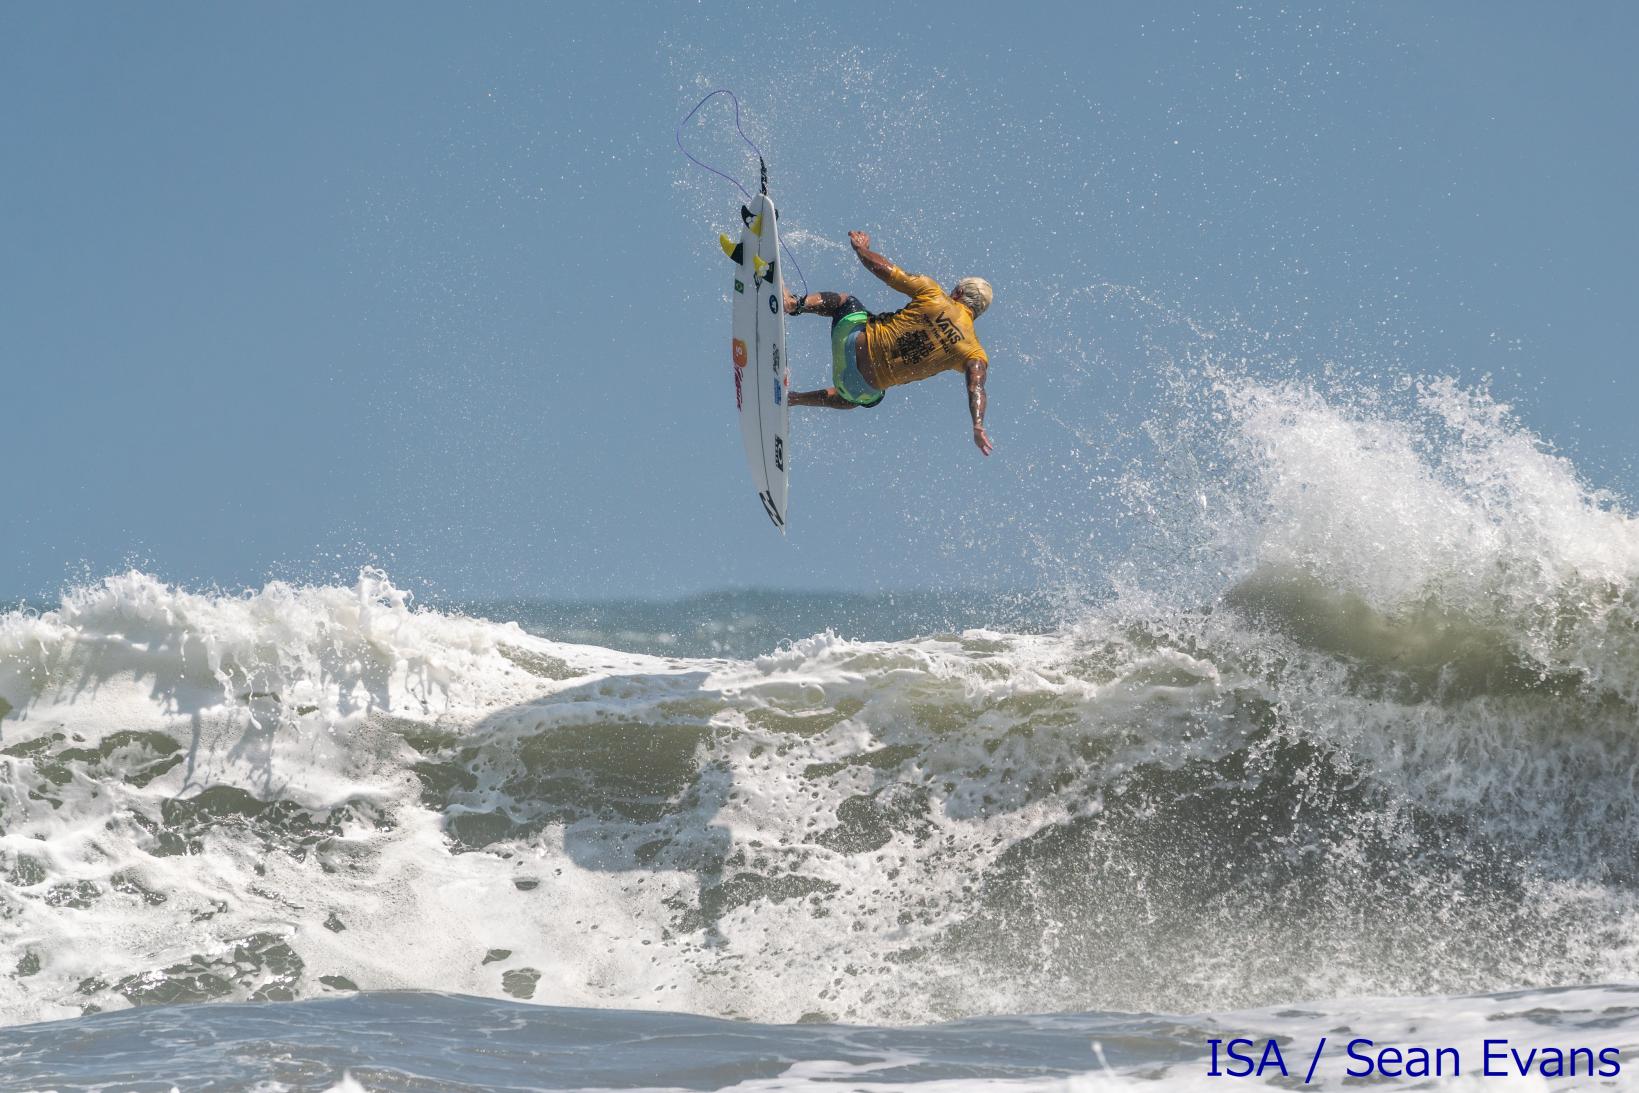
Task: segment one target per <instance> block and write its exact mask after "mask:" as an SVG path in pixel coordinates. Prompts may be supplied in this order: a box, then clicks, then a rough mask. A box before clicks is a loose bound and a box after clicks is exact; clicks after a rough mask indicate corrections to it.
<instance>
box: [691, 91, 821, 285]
mask: <svg viewBox="0 0 1639 1093" xmlns="http://www.w3.org/2000/svg"><path fill="white" fill-rule="evenodd" d="M718 95H727V96H728V97H729V101H730V102H732V103H733V104H734V131H735V132H736V133H739V134H740V139H741V140H743V141H745V142H746V145H747V146H748V147H750V149H751V150H752V152H754V153H755V154H756V156H757V165H758V168H759V169H760V172H761V174H762V185H763V193H765V194H766V193H768V161H767V160H765V159H763V150H762V149H761V148H758V147H757V142H756V141H754V140H752V139H751V138H750V137H748V136H746V131H745V130H744V129H743V128H741V126H740V97H739V96H738V95H736V94H735V93H734V92H732V91H730V90H729V89H728V88H726V87H719V88H718V89H717V90H715V91H712V92H710V93H709V94H707V95H706V97H705V98H703V99H701V100H700V101H699V102H697V103H695V104H694V109H693V110H690V111H689V112H688V113H687V114H684V115H683V120H682V121H679V122H678V123H677V128H676V129H675V130H674V131H673V136H674V137H675V138H676V140H677V150H678V151H679V152H682V153H683V157H684V158H685V159H687V160H688V161H689V162H690V163H692V164H694V165H695V166H696V167H701V168H704V169H705V170H707V171H710V172H711V173H712V174H714V175H716V176H717V177H718V178H721V179H724V180H725V181H728V182H732V183H733V184H734V186H735V188H736V189H738V190H739V191H740V192H741V193H742V194H744V195H745V199H746V200H747V201H750V200H751V196H752V195H751V191H750V190H748V189H746V188H745V185H744V184H743V183H741V181H740V180H739V179H737V178H735V177H734V176H733V175H731V174H727V173H725V172H723V171H719V170H718V169H717V168H715V167H713V166H712V165H711V164H709V163H706V162H704V161H703V160H699V159H696V158H695V157H694V155H693V154H691V153H690V152H689V150H688V149H687V148H685V147H683V126H685V125H687V124H688V123H689V119H691V118H693V117H694V116H695V115H696V114H698V113H699V112H700V108H701V107H702V106H704V105H706V103H708V102H710V101H711V100H712V99H713V98H714V97H716V96H718ZM778 214H779V210H777V209H776V210H775V215H776V217H778ZM780 249H781V250H783V251H784V252H785V258H786V261H788V262H790V263H791V268H792V269H794V270H796V271H797V279H798V280H799V281H801V282H802V294H803V295H804V296H807V295H808V278H807V277H805V276H803V272H802V265H801V264H800V263H798V261H797V256H796V255H794V254H792V253H791V248H790V247H789V246H787V245H786V242H785V240H784V239H781V240H780Z"/></svg>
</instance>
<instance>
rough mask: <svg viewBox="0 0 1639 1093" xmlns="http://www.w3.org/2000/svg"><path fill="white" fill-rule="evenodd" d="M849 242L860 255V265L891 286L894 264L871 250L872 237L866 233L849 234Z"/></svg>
mask: <svg viewBox="0 0 1639 1093" xmlns="http://www.w3.org/2000/svg"><path fill="white" fill-rule="evenodd" d="M848 242H849V243H852V244H853V247H854V253H855V254H857V255H859V264H860V265H862V266H864V267H865V268H866V269H868V270H870V271H871V272H872V273H874V274H876V275H877V276H878V277H880V278H881V279H882V280H884V281H888V283H889V284H892V283H893V282H892V281H890V280H889V278H890V277H892V276H893V269H894V266H893V263H892V262H890V261H888V260H887V259H886V258H884V257H882V256H881V255H880V254H878V253H877V252H876V251H874V250H872V249H871V237H870V236H869V235H867V234H866V233H865V232H849V233H848Z"/></svg>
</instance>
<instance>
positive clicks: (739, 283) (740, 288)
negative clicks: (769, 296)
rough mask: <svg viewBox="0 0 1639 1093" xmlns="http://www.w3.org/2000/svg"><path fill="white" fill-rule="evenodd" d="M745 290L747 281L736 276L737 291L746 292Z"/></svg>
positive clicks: (735, 286)
mask: <svg viewBox="0 0 1639 1093" xmlns="http://www.w3.org/2000/svg"><path fill="white" fill-rule="evenodd" d="M745 290H746V283H745V282H744V281H742V280H740V279H739V278H735V280H734V291H735V292H744V291H745Z"/></svg>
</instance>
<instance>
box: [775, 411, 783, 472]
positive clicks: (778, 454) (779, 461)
mask: <svg viewBox="0 0 1639 1093" xmlns="http://www.w3.org/2000/svg"><path fill="white" fill-rule="evenodd" d="M775 401H776V402H778V401H779V400H778V399H775ZM774 469H775V470H777V471H783V470H785V437H783V436H777V437H775V438H774Z"/></svg>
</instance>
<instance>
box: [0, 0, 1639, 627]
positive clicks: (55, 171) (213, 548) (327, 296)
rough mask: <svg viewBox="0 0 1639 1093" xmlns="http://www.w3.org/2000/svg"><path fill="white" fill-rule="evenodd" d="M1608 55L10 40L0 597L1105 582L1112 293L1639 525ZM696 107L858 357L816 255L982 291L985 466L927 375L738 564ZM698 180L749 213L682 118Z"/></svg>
mask: <svg viewBox="0 0 1639 1093" xmlns="http://www.w3.org/2000/svg"><path fill="white" fill-rule="evenodd" d="M1636 31H1639V16H1636V15H1635V13H1634V10H1633V9H1632V8H1631V7H1630V6H1627V5H1620V4H1583V5H1575V6H1548V5H1535V4H1507V3H1504V4H1496V3H1487V4H1447V5H1426V4H1418V3H1409V2H1408V3H1387V4H1369V5H1358V6H1356V5H1348V4H1321V5H1302V4H1262V3H1252V4H1245V5H1239V6H1235V7H1230V6H1227V5H1218V4H1201V5H1188V4H1148V3H1146V4H1131V5H1051V6H1049V5H1011V6H998V5H984V6H979V5H963V4H955V5H944V6H939V7H931V6H918V7H914V8H911V7H904V8H898V7H895V8H890V7H886V6H883V5H863V4H861V5H849V4H840V5H839V4H830V5H825V6H823V7H821V6H817V5H801V6H797V5H784V4H780V5H730V4H718V3H709V2H707V3H699V4H686V5H684V4H678V5H626V4H598V5H584V6H569V5H544V4H531V5H514V4H470V5H469V4H441V5H426V4H399V3H393V4H368V3H359V4H347V5H320V4H281V5H259V6H251V5H205V4H181V3H178V4H166V5H145V6H134V5H48V4H10V5H6V6H4V7H0V89H3V91H4V96H5V101H6V102H7V103H8V108H7V110H5V111H4V112H0V140H3V142H4V145H5V148H6V149H7V154H6V156H5V157H4V161H3V163H0V238H3V240H4V255H5V257H4V260H3V262H0V376H3V380H4V388H5V391H6V398H5V400H4V405H5V406H6V407H7V409H8V410H9V412H8V413H7V414H6V415H5V420H6V435H7V438H8V440H9V442H10V448H11V450H12V451H13V452H14V453H15V455H14V459H13V461H12V463H11V466H12V473H11V474H10V475H9V476H8V480H7V489H6V491H5V496H6V501H7V503H6V506H5V507H6V511H7V516H8V524H9V530H10V532H11V533H10V534H9V535H7V536H5V537H4V538H3V539H0V595H4V596H7V597H16V596H32V595H38V594H40V593H43V592H49V591H50V590H53V589H55V588H57V587H59V586H61V585H62V584H63V583H65V582H69V581H75V580H79V579H82V578H84V577H87V576H91V577H94V576H97V575H100V574H102V573H105V572H108V571H110V570H112V569H115V568H119V567H122V566H125V565H128V564H137V565H140V566H142V567H144V568H146V569H149V570H150V571H152V572H155V573H158V574H159V575H161V576H163V577H165V578H167V579H170V580H175V581H180V582H183V583H186V584H190V585H201V584H213V583H221V584H226V585H239V584H257V583H260V582H261V581H262V580H263V579H265V578H267V577H268V576H286V577H296V578H300V579H312V580H329V579H332V577H333V575H339V576H340V577H341V578H342V579H348V578H349V577H350V574H351V573H352V572H354V571H355V570H356V569H357V567H358V566H359V565H360V564H363V563H366V562H375V563H378V564H385V565H386V567H387V568H388V569H389V571H390V572H391V573H393V574H394V576H395V577H396V578H397V579H399V580H400V581H401V582H402V583H405V584H409V585H412V586H415V587H423V588H427V589H430V590H433V591H438V592H441V593H443V594H446V595H451V596H536V595H539V596H580V595H586V596H601V595H670V594H677V593H683V592H691V591H696V590H701V589H708V588H716V587H723V586H731V585H761V586H770V585H773V586H782V585H783V586H792V587H805V588H840V587H859V588H866V589H873V588H875V589H891V588H900V587H908V586H928V585H932V586H963V585H975V586H987V587H1029V586H1034V585H1036V584H1039V583H1042V582H1045V581H1050V580H1054V579H1059V578H1061V577H1062V576H1063V574H1064V567H1065V566H1066V565H1080V564H1082V563H1084V564H1085V566H1086V567H1087V569H1088V570H1089V571H1093V573H1094V575H1093V576H1092V577H1090V578H1088V577H1086V574H1085V573H1082V578H1083V579H1093V580H1096V566H1097V559H1098V558H1100V557H1102V556H1103V555H1104V552H1106V551H1107V550H1109V549H1112V548H1113V547H1118V546H1119V544H1118V543H1114V539H1116V538H1118V537H1119V536H1118V533H1117V532H1115V531H1113V530H1112V529H1113V528H1114V527H1115V526H1116V523H1117V522H1116V521H1115V520H1114V518H1113V516H1112V513H1113V509H1112V502H1111V501H1110V498H1109V495H1108V491H1107V489H1106V488H1105V487H1106V480H1107V479H1106V476H1107V473H1108V471H1109V468H1111V467H1114V466H1118V465H1121V463H1122V462H1123V461H1124V460H1129V459H1131V458H1142V453H1141V452H1140V451H1139V450H1138V448H1136V447H1134V444H1135V442H1134V440H1133V437H1134V436H1135V435H1137V430H1136V424H1137V423H1138V422H1141V421H1142V420H1143V419H1144V417H1145V415H1146V413H1147V412H1148V407H1147V406H1146V405H1145V400H1146V396H1145V394H1144V390H1145V379H1144V375H1143V373H1144V372H1145V370H1146V368H1148V367H1149V365H1148V364H1147V362H1146V355H1145V354H1146V345H1148V344H1150V342H1153V340H1154V338H1155V337H1157V336H1159V334H1160V331H1161V328H1162V327H1176V326H1177V323H1176V322H1174V321H1172V319H1171V318H1169V319H1166V320H1161V319H1156V320H1154V321H1153V322H1154V325H1153V326H1152V328H1150V329H1147V330H1146V329H1145V324H1146V320H1143V319H1133V318H1132V317H1131V316H1128V318H1127V320H1125V321H1112V320H1111V317H1110V316H1109V314H1108V309H1107V308H1105V307H1101V306H1099V305H1098V301H1099V300H1105V301H1107V300H1108V299H1109V298H1110V294H1111V292H1112V291H1114V290H1112V289H1110V288H1109V287H1108V286H1118V287H1119V288H1120V290H1121V291H1122V292H1126V293H1128V294H1129V295H1128V296H1127V297H1124V298H1128V299H1131V298H1139V297H1141V298H1143V299H1145V300H1150V301H1155V302H1157V309H1156V312H1155V313H1156V314H1157V315H1162V314H1165V315H1168V316H1171V317H1173V318H1177V317H1180V316H1181V317H1186V318H1188V319H1189V320H1190V321H1191V322H1195V323H1198V324H1201V325H1205V326H1207V327H1212V328H1214V329H1224V330H1233V331H1236V332H1238V333H1237V335H1236V337H1239V338H1241V339H1242V340H1243V341H1244V342H1245V344H1247V345H1248V346H1253V347H1257V346H1260V345H1261V346H1263V347H1264V348H1262V349H1256V348H1255V349H1254V350H1252V351H1253V352H1267V353H1269V354H1270V356H1271V358H1280V359H1281V360H1283V361H1284V362H1285V364H1284V365H1283V366H1284V367H1288V368H1295V369H1297V370H1300V371H1302V370H1309V369H1314V370H1318V369H1319V368H1321V367H1322V366H1323V363H1324V362H1326V361H1340V362H1343V363H1344V364H1346V365H1347V366H1349V367H1351V368H1357V369H1360V370H1361V371H1362V373H1363V374H1364V375H1366V376H1368V377H1369V376H1371V375H1372V374H1374V373H1380V374H1382V375H1384V376H1388V375H1391V374H1398V373H1402V372H1411V373H1443V374H1452V375H1457V376H1459V377H1462V378H1464V379H1465V380H1470V381H1472V380H1474V379H1476V378H1477V377H1479V376H1481V375H1485V374H1490V375H1493V376H1494V380H1493V386H1494V387H1495V389H1496V390H1497V391H1498V393H1499V394H1500V395H1502V396H1503V397H1505V398H1507V399H1508V400H1510V401H1512V402H1513V403H1514V404H1515V405H1516V406H1517V407H1518V408H1519V410H1520V412H1521V414H1522V416H1523V417H1524V419H1525V420H1526V421H1527V422H1528V423H1529V424H1530V425H1531V427H1532V428H1533V429H1535V430H1536V431H1537V432H1538V433H1539V434H1540V435H1542V436H1543V437H1544V438H1545V439H1547V440H1548V441H1550V442H1552V443H1554V444H1556V445H1558V446H1560V447H1561V448H1563V449H1564V450H1565V451H1567V452H1568V453H1569V454H1570V455H1571V456H1572V458H1573V459H1575V461H1576V462H1577V464H1578V466H1579V467H1581V468H1582V469H1583V471H1584V473H1585V474H1586V475H1587V476H1588V478H1589V479H1590V480H1592V481H1593V482H1595V483H1597V484H1599V485H1603V486H1608V487H1612V488H1615V489H1618V490H1621V491H1625V492H1631V491H1632V489H1633V487H1634V485H1635V472H1634V469H1633V467H1632V465H1631V463H1630V462H1629V457H1630V453H1631V435H1632V427H1631V425H1630V424H1629V421H1630V418H1631V416H1632V405H1633V403H1634V398H1635V395H1636V394H1639V390H1636V389H1639V380H1636V379H1635V370H1634V368H1633V367H1632V364H1633V357H1634V353H1633V346H1634V345H1635V334H1636V333H1639V332H1636V330H1635V324H1636V322H1639V318H1636V316H1639V309H1636V308H1635V306H1634V304H1635V300H1636V297H1639V293H1636V289H1639V273H1636V265H1635V263H1634V260H1633V255H1634V254H1635V252H1636V249H1639V212H1636V211H1635V207H1634V206H1635V203H1634V200H1633V195H1634V194H1635V193H1636V192H1639V147H1636V142H1635V141H1634V140H1633V139H1632V125H1633V121H1632V119H1633V118H1634V117H1635V116H1639V85H1636V81H1635V80H1634V78H1633V76H1632V74H1631V72H1632V65H1631V58H1630V57H1629V56H1628V54H1629V51H1630V46H1631V43H1632V42H1633V41H1634V40H1636ZM717 86H731V87H734V88H736V89H737V90H738V91H739V93H740V96H741V99H742V101H743V103H744V105H745V107H746V110H747V119H746V121H747V125H748V129H749V131H750V132H751V133H752V134H753V136H755V137H756V138H757V139H758V141H759V142H760V143H761V144H762V145H763V147H764V150H765V151H766V152H768V153H769V155H770V158H771V161H772V162H771V168H772V171H773V180H774V190H775V194H776V197H777V198H778V199H779V201H780V203H781V205H782V211H783V212H784V215H785V219H786V222H787V231H788V232H791V231H793V230H795V232H796V239H797V241H798V252H797V253H798V258H799V260H800V261H801V263H802V266H803V268H804V270H805V271H806V273H807V276H808V280H809V283H810V285H811V287H814V288H816V289H817V288H821V287H836V288H849V289H853V290H855V291H860V293H861V295H862V296H864V297H865V298H866V300H867V302H868V303H870V304H872V305H873V306H876V307H879V308H882V309H887V308H888V307H890V306H896V305H895V304H894V302H893V300H892V298H891V296H889V295H888V294H887V292H886V290H885V289H883V288H882V287H881V286H879V285H876V284H875V283H874V282H873V281H872V280H871V279H870V278H869V276H868V275H866V274H864V273H863V271H861V270H860V269H859V268H858V267H857V265H856V264H855V263H854V261H853V259H852V257H851V255H850V254H849V253H848V252H847V251H846V250H845V249H844V247H843V243H844V241H845V239H846V232H847V230H848V229H850V228H863V229H866V230H869V231H871V232H872V233H873V235H875V237H876V240H877V243H878V249H880V250H882V251H883V252H884V253H886V254H887V255H888V256H889V257H890V258H894V259H895V260H897V261H899V262H901V263H902V264H904V265H905V266H907V267H908V268H913V269H918V270H922V271H925V272H928V273H931V274H934V275H935V276H937V277H939V278H940V279H941V280H943V281H947V282H948V281H949V280H951V279H953V278H954V277H957V276H961V275H964V274H969V273H977V274H982V275H985V276H988V277H990V279H991V280H992V281H993V282H994V283H995V285H996V289H997V304H996V307H995V308H994V310H993V311H992V312H991V313H990V314H989V315H987V316H986V317H985V318H984V319H983V320H982V321H981V323H980V326H979V333H980V336H981V338H982V339H983V340H984V341H985V343H986V345H987V347H988V348H989V350H990V354H991V357H992V360H993V362H994V367H993V371H992V380H991V399H992V411H991V425H992V429H991V431H992V435H993V438H994V439H995V441H996V445H997V452H996V455H995V456H994V457H992V458H991V459H990V460H988V461H987V460H984V459H982V458H981V457H980V456H979V455H978V454H977V452H975V451H974V449H973V448H972V445H971V441H970V438H969V434H968V425H967V421H966V416H965V408H964V398H963V393H962V390H961V384H960V382H959V380H957V379H956V378H955V377H948V376H947V377H940V378H939V380H935V381H930V382H929V383H924V384H919V385H915V386H913V387H910V388H906V389H903V390H901V391H895V392H893V393H892V394H891V396H890V399H889V400H888V402H886V403H885V404H884V406H883V407H882V408H880V409H879V410H876V411H873V412H871V413H870V414H868V415H867V414H864V413H859V412H855V413H851V414H829V415H826V416H819V415H817V414H816V415H815V416H810V417H807V418H800V419H798V421H797V425H796V428H795V437H794V447H795V458H794V470H793V482H792V495H791V518H792V523H791V533H790V536H789V537H788V538H787V539H785V540H783V541H782V540H781V539H780V538H779V537H778V536H777V535H776V534H774V533H773V531H772V529H770V528H769V527H768V526H767V524H766V518H765V517H764V516H763V515H762V512H761V507H760V505H759V504H758V503H757V500H756V498H755V496H754V495H753V494H752V492H751V490H750V489H749V485H748V479H747V476H746V473H745V469H744V466H743V454H742V452H741V449H740V444H739V440H738V437H737V433H736V423H735V420H734V414H733V409H732V407H733V403H732V383H731V380H730V373H729V366H728V363H727V351H726V345H727V330H728V302H727V296H726V294H725V292H724V290H725V288H726V282H725V278H724V273H725V269H726V266H725V264H724V263H723V262H722V259H721V257H720V256H718V255H717V254H716V252H715V249H714V243H713V239H714V237H715V234H716V232H717V231H718V230H720V229H723V228H726V227H728V226H729V225H730V223H731V222H732V219H733V210H734V208H735V207H736V205H737V203H738V200H737V198H736V196H735V195H734V194H733V193H732V192H730V191H728V190H727V189H726V187H724V186H722V185H720V184H719V183H717V182H716V181H715V180H713V179H711V178H710V177H709V176H706V175H703V174H700V173H698V172H694V171H692V170H691V169H690V168H689V167H688V165H687V164H686V162H685V161H684V160H682V158H681V157H679V156H678V155H677V154H676V152H675V151H674V149H673V147H672V126H673V124H674V123H675V122H676V120H677V118H678V117H680V116H681V115H682V114H683V113H684V111H686V110H687V109H688V108H689V107H690V106H692V105H693V104H694V102H695V101H696V100H697V99H698V98H699V97H700V96H701V95H702V94H703V93H704V92H705V91H706V90H709V89H710V88H712V87H717ZM689 136H690V139H691V141H692V142H693V144H694V146H695V147H696V148H697V149H698V150H699V151H700V152H701V153H702V154H705V155H707V156H710V157H713V158H715V159H716V160H717V161H719V162H721V163H723V164H724V165H726V166H729V167H731V168H735V169H742V170H743V169H746V168H747V167H748V165H747V164H746V162H745V161H744V159H743V158H741V157H740V156H739V153H738V151H737V148H736V140H735V138H733V136H732V130H731V128H730V127H729V125H728V115H727V112H726V111H713V110H711V109H708V111H706V112H703V116H702V118H701V119H700V121H699V122H698V123H697V125H696V126H694V127H691V131H690V133H689ZM1099 286H1105V287H1099ZM803 322H804V321H803V320H796V321H794V324H793V355H794V359H795V374H794V380H795V381H796V382H798V383H800V384H801V385H803V386H812V385H815V384H816V383H817V382H818V381H820V380H822V379H823V377H824V376H825V374H826V373H827V371H828V366H827V363H826V361H825V343H824V326H823V324H822V323H820V322H819V321H817V320H808V322H809V323H810V324H812V325H803ZM1146 339H1149V341H1146ZM941 381H948V382H941ZM1363 382H1370V381H1369V379H1368V380H1367V381H1363ZM1384 382H1385V383H1386V382H1387V381H1386V380H1385V381H1384ZM1089 438H1091V440H1090V442H1089ZM1104 438H1107V440H1106V439H1104Z"/></svg>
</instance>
